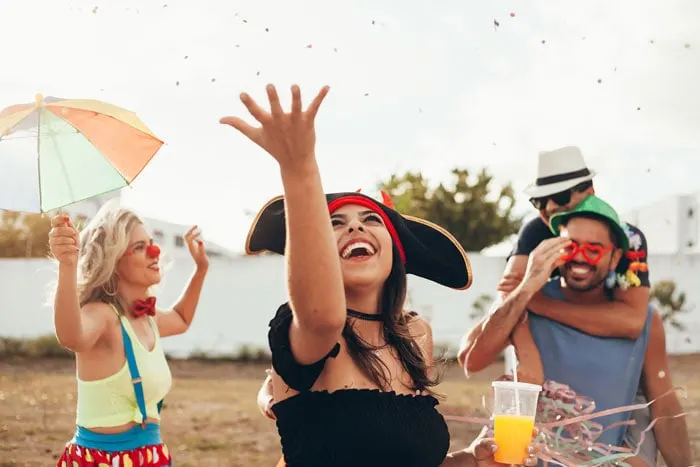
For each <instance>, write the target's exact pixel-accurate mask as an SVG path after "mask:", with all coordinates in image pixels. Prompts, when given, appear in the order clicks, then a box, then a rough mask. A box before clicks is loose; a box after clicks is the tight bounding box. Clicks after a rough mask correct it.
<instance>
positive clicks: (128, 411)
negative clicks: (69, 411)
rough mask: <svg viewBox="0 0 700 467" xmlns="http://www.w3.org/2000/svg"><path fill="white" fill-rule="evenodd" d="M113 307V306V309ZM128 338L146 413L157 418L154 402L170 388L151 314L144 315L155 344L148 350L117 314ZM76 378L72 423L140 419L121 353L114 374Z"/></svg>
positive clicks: (88, 424)
mask: <svg viewBox="0 0 700 467" xmlns="http://www.w3.org/2000/svg"><path fill="white" fill-rule="evenodd" d="M115 311H116V310H115ZM119 319H120V320H121V322H122V325H123V326H124V328H125V329H126V332H127V334H129V337H130V338H131V341H132V345H133V348H134V357H135V359H136V365H137V366H138V369H139V373H140V375H141V381H142V384H143V393H144V398H145V400H146V413H147V414H148V417H150V418H153V419H155V420H160V416H159V414H158V407H157V406H158V402H160V401H161V400H162V399H163V398H164V397H165V396H166V395H167V394H168V392H169V391H170V388H171V386H172V381H173V380H172V375H171V374H170V367H169V366H168V362H167V360H166V359H165V353H164V352H163V348H162V347H161V345H160V335H159V334H158V326H156V323H155V321H154V320H153V318H152V317H150V316H148V317H147V319H148V321H149V322H150V324H151V328H152V329H153V334H154V335H155V345H154V347H153V350H151V351H150V352H149V351H148V350H147V349H146V348H145V347H144V346H143V344H142V343H141V341H140V340H139V339H138V337H136V334H135V333H134V330H133V328H132V327H131V324H130V323H129V320H128V319H126V318H125V317H124V316H119ZM77 380H78V410H77V415H76V423H77V425H78V426H82V427H84V428H94V427H111V426H120V425H125V424H127V423H129V422H136V423H141V412H140V411H139V407H138V405H137V404H136V393H135V392H134V385H133V384H132V382H131V375H130V374H129V366H128V364H127V363H126V355H125V356H124V366H122V368H121V369H120V370H119V371H117V372H116V373H115V374H113V375H111V376H108V377H106V378H103V379H100V380H96V381H82V380H80V378H77Z"/></svg>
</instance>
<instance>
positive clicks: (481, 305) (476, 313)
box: [469, 293, 494, 320]
mask: <svg viewBox="0 0 700 467" xmlns="http://www.w3.org/2000/svg"><path fill="white" fill-rule="evenodd" d="M493 301H494V298H493V297H492V296H491V295H489V294H485V293H483V294H481V295H479V296H478V297H477V299H476V300H474V302H473V303H472V312H471V313H470V314H469V317H470V318H471V319H477V320H478V319H481V318H483V317H484V316H486V314H487V313H488V312H489V308H490V307H491V304H492V303H493Z"/></svg>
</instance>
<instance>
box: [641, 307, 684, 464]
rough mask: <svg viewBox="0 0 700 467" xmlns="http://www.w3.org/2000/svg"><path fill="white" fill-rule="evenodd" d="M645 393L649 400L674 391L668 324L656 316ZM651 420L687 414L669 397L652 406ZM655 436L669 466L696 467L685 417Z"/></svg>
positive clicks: (661, 426)
mask: <svg viewBox="0 0 700 467" xmlns="http://www.w3.org/2000/svg"><path fill="white" fill-rule="evenodd" d="M643 384H644V390H645V391H644V392H645V394H646V396H647V398H648V399H649V400H653V399H655V398H657V397H660V396H661V395H663V394H664V393H667V392H668V391H670V390H672V389H673V383H672V381H671V373H670V370H669V368H668V355H667V353H666V333H665V331H664V323H663V320H662V319H661V316H660V315H659V314H658V313H654V315H653V318H652V321H651V326H650V330H649V344H648V346H647V350H646V353H645V355H644V367H643ZM650 411H651V419H652V420H653V419H655V418H658V417H673V416H674V415H679V414H681V413H683V408H682V407H681V404H680V401H679V400H678V396H677V394H676V393H673V394H668V395H666V396H665V397H663V398H661V399H659V400H658V401H656V402H655V403H654V404H652V405H651V406H650ZM654 435H655V436H656V443H657V445H658V446H659V451H661V454H662V455H663V458H664V460H665V461H666V464H667V465H669V466H672V467H675V466H678V467H685V466H688V465H692V460H693V459H692V453H691V449H690V441H689V438H688V426H687V423H686V419H685V417H677V418H664V419H662V420H659V421H658V422H656V425H654Z"/></svg>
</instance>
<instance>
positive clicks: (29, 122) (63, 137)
mask: <svg viewBox="0 0 700 467" xmlns="http://www.w3.org/2000/svg"><path fill="white" fill-rule="evenodd" d="M162 145H163V142H162V141H161V140H159V139H158V138H157V137H156V136H155V135H154V134H153V133H152V132H151V130H149V129H148V128H147V127H146V125H144V124H143V122H141V120H139V118H138V117H137V116H136V114H134V113H133V112H131V111H129V110H125V109H122V108H119V107H117V106H115V105H112V104H108V103H106V102H100V101H97V100H91V99H83V100H79V99H57V98H52V97H47V98H46V99H44V98H43V97H42V96H41V95H37V97H36V102H34V103H33V104H20V105H13V106H10V107H7V108H5V109H4V110H2V111H1V112H0V209H5V210H12V211H22V212H47V211H51V210H54V209H58V208H61V207H63V206H67V205H69V204H72V203H75V202H78V201H81V200H84V199H87V198H90V197H92V196H96V195H100V194H102V193H107V192H109V191H114V190H118V189H120V188H123V187H125V186H127V185H129V184H130V183H131V182H133V180H134V179H135V178H136V176H137V175H138V174H139V173H140V172H141V171H142V170H143V168H144V167H145V166H146V164H148V162H149V161H150V160H151V159H152V158H153V156H154V155H155V154H156V153H157V152H158V150H159V149H160V147H161V146H162Z"/></svg>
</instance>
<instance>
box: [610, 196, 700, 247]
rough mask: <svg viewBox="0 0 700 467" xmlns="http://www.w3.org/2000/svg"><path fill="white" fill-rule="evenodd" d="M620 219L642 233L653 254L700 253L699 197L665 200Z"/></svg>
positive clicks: (624, 215)
mask: <svg viewBox="0 0 700 467" xmlns="http://www.w3.org/2000/svg"><path fill="white" fill-rule="evenodd" d="M621 217H622V219H623V220H624V221H626V222H629V223H630V224H633V225H635V226H636V227H638V228H640V229H641V230H642V231H643V232H644V235H645V236H646V237H647V242H648V244H649V251H650V253H652V254H676V253H679V252H681V253H700V193H698V194H694V195H682V196H671V197H668V198H664V199H662V200H659V201H656V202H654V203H651V204H648V205H646V206H643V207H641V208H639V209H635V210H632V211H629V212H626V213H624V214H622V215H621Z"/></svg>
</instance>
